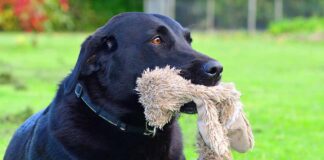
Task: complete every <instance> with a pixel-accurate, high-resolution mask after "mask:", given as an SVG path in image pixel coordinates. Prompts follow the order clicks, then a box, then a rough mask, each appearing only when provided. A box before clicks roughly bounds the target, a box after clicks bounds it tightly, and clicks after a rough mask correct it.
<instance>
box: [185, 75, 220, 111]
mask: <svg viewBox="0 0 324 160" xmlns="http://www.w3.org/2000/svg"><path fill="white" fill-rule="evenodd" d="M220 80H221V77H220V78H218V79H217V80H216V81H212V82H211V83H208V84H203V85H205V86H217V85H218V84H219V83H220ZM180 112H181V113H186V114H196V113H197V106H196V104H195V103H194V102H193V101H191V102H189V103H186V104H184V105H183V106H182V107H181V108H180Z"/></svg>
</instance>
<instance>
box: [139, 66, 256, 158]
mask: <svg viewBox="0 0 324 160" xmlns="http://www.w3.org/2000/svg"><path fill="white" fill-rule="evenodd" d="M179 73H180V70H177V69H175V68H171V67H169V66H166V67H165V68H155V69H154V70H149V69H147V70H145V71H144V72H143V74H142V76H141V77H140V78H138V79H137V81H136V83H137V87H136V88H135V90H136V91H137V92H138V94H139V102H140V103H141V104H142V105H143V106H144V114H145V118H146V120H147V122H148V124H149V125H150V126H153V127H156V128H159V129H163V126H164V125H166V124H167V123H168V122H169V121H170V120H171V119H172V117H173V116H174V115H175V114H176V113H179V112H180V108H181V106H183V105H184V104H186V103H188V102H191V101H193V102H194V103H195V104H196V106H197V111H198V130H199V132H198V133H199V134H198V135H197V147H198V152H199V159H204V160H221V159H232V156H231V152H230V148H233V149H235V150H237V151H239V152H245V151H247V150H249V149H251V148H252V147H253V144H254V139H253V135H252V131H251V128H250V125H249V123H248V121H247V119H246V118H245V116H244V113H243V108H242V106H243V105H242V103H241V102H240V93H239V92H238V91H237V90H236V89H235V86H234V85H233V84H232V83H221V84H219V85H217V86H213V87H207V86H203V85H195V84H192V83H191V82H190V80H186V79H184V78H182V77H181V76H180V75H179Z"/></svg>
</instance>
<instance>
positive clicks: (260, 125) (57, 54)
mask: <svg viewBox="0 0 324 160" xmlns="http://www.w3.org/2000/svg"><path fill="white" fill-rule="evenodd" d="M86 36H87V34H83V33H82V34H81V33H75V34H69V33H52V34H40V35H38V36H37V46H36V47H33V46H32V45H31V44H30V39H31V37H32V35H30V34H21V33H0V158H2V157H3V155H4V152H5V149H6V147H7V145H8V143H9V140H10V138H11V136H12V134H13V133H14V131H15V129H16V128H17V127H18V126H19V124H21V123H22V122H23V120H24V119H25V118H26V117H28V116H29V115H30V114H32V113H35V112H37V111H39V110H40V109H42V108H44V107H46V106H47V105H48V104H49V103H50V102H51V100H52V98H53V97H54V95H55V91H56V89H57V84H58V83H60V81H61V80H62V79H63V77H64V76H66V75H67V74H68V73H69V72H70V70H71V68H72V67H73V65H74V63H75V61H76V59H77V56H78V53H79V48H80V44H81V43H82V41H83V40H84V39H85V37H86ZM193 39H194V41H193V48H195V49H196V50H198V51H200V52H202V53H205V54H208V55H209V56H211V57H213V58H216V59H217V60H219V61H220V62H221V63H222V64H223V66H224V74H223V80H224V81H231V82H235V83H236V86H237V88H238V89H239V90H240V91H241V92H242V94H243V97H242V100H243V102H244V104H245V111H246V112H247V116H248V118H249V120H250V123H251V124H252V128H253V131H254V136H255V141H256V143H255V147H254V149H253V151H251V152H248V153H246V154H238V153H234V157H235V159H256V160H269V159H294V160H305V159H310V160H316V159H318V160H321V159H324V152H323V151H324V141H323V140H324V108H323V107H324V42H323V41H322V42H309V41H302V40H293V39H289V38H288V39H285V38H282V37H281V38H276V37H272V36H269V35H267V34H257V35H255V36H252V37H249V36H247V35H245V34H244V33H218V34H217V33H216V34H211V33H210V34H202V33H201V34H199V33H196V34H193ZM180 123H181V128H182V131H183V139H184V142H185V146H184V148H185V154H186V157H187V159H189V160H191V159H192V160H194V159H196V158H197V154H196V153H195V145H194V143H195V134H196V117H195V116H194V115H182V116H181V117H180Z"/></svg>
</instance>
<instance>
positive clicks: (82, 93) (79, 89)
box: [74, 83, 156, 137]
mask: <svg viewBox="0 0 324 160" xmlns="http://www.w3.org/2000/svg"><path fill="white" fill-rule="evenodd" d="M74 93H75V95H76V96H77V97H78V98H80V99H81V100H82V101H83V102H84V103H85V104H86V106H88V107H89V108H90V109H91V110H92V111H93V112H94V113H95V114H96V115H98V116H99V117H101V118H102V119H103V120H105V121H106V122H108V123H109V124H111V125H113V126H115V127H117V128H118V129H120V130H121V131H123V132H130V133H137V134H141V135H145V136H150V137H154V136H155V134H156V128H155V127H151V126H149V125H148V123H146V124H145V128H141V127H137V126H133V125H130V124H126V123H124V122H122V121H121V120H119V119H118V118H117V117H115V116H113V115H111V114H110V113H108V112H106V111H105V110H103V109H102V108H103V107H100V106H97V105H95V104H94V103H93V102H92V101H91V99H90V97H89V95H88V93H87V90H86V88H84V87H83V86H82V85H81V83H77V85H76V87H75V90H74Z"/></svg>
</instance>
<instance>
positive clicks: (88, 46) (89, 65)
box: [64, 36, 98, 93]
mask: <svg viewBox="0 0 324 160" xmlns="http://www.w3.org/2000/svg"><path fill="white" fill-rule="evenodd" d="M97 43H98V42H97V41H96V39H95V38H94V37H93V36H89V37H88V38H87V39H86V40H85V41H84V42H83V44H82V46H81V50H80V53H79V58H78V60H77V62H76V64H75V67H74V69H73V70H72V72H71V74H70V75H69V76H68V77H67V78H66V79H65V81H64V93H70V92H71V91H72V90H73V89H74V87H75V85H76V83H77V81H78V79H79V77H80V76H81V75H89V74H91V72H93V71H95V70H97V68H98V66H95V63H94V61H95V59H96V54H95V52H96V47H97V45H98V44H97Z"/></svg>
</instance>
